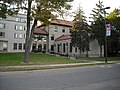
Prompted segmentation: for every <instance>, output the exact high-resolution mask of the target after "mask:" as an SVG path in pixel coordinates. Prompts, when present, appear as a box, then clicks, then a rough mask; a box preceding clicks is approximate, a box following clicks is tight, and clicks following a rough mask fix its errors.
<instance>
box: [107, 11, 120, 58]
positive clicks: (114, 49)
mask: <svg viewBox="0 0 120 90" xmlns="http://www.w3.org/2000/svg"><path fill="white" fill-rule="evenodd" d="M107 19H108V21H109V23H110V24H111V36H110V37H108V55H110V56H116V55H120V9H115V10H113V11H112V12H111V13H110V14H109V15H108V16H107Z"/></svg>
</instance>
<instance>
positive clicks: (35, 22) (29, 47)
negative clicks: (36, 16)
mask: <svg viewBox="0 0 120 90" xmlns="http://www.w3.org/2000/svg"><path fill="white" fill-rule="evenodd" d="M36 25H37V20H34V23H33V25H32V28H31V34H30V39H29V44H28V49H29V52H30V49H31V45H32V40H33V32H34V30H35V26H36Z"/></svg>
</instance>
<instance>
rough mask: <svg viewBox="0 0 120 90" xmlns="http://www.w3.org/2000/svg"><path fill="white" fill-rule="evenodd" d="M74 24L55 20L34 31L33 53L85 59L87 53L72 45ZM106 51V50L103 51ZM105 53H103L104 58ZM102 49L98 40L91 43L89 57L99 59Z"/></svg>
mask: <svg viewBox="0 0 120 90" xmlns="http://www.w3.org/2000/svg"><path fill="white" fill-rule="evenodd" d="M71 28H72V22H71V21H66V20H60V19H55V20H53V21H51V23H50V24H49V25H47V26H46V25H40V26H37V28H36V29H35V30H34V40H33V44H32V50H33V51H39V52H47V53H53V54H59V55H64V56H71V57H85V56H86V54H87V52H82V53H81V55H80V51H79V49H78V47H74V46H72V44H71ZM102 51H104V50H102ZM103 55H104V52H102V56H103ZM99 56H100V47H99V44H98V42H97V40H94V41H91V42H90V43H89V51H88V57H99Z"/></svg>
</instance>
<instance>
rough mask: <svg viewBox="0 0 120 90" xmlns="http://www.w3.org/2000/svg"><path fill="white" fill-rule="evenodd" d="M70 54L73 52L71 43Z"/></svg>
mask: <svg viewBox="0 0 120 90" xmlns="http://www.w3.org/2000/svg"><path fill="white" fill-rule="evenodd" d="M70 52H72V44H71V43H70Z"/></svg>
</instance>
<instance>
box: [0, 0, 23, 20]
mask: <svg viewBox="0 0 120 90" xmlns="http://www.w3.org/2000/svg"><path fill="white" fill-rule="evenodd" d="M22 2H23V0H0V18H6V16H7V15H10V16H13V15H15V14H17V13H18V12H19V10H20V6H21V4H22Z"/></svg>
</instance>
